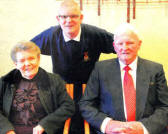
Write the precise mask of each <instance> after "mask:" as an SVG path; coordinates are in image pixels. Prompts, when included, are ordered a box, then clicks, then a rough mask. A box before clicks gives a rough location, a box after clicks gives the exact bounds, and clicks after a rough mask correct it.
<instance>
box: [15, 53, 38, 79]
mask: <svg viewBox="0 0 168 134" xmlns="http://www.w3.org/2000/svg"><path fill="white" fill-rule="evenodd" d="M14 63H15V65H16V68H17V69H18V70H20V72H21V74H22V76H23V77H24V78H26V79H32V78H34V76H35V75H36V74H37V72H38V69H39V64H40V55H38V54H37V52H35V51H20V52H17V53H16V61H15V62H14Z"/></svg>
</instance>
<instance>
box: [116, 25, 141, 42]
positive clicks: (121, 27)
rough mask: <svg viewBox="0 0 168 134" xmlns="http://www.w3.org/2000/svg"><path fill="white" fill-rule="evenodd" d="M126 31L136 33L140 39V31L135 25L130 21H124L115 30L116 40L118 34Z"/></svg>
mask: <svg viewBox="0 0 168 134" xmlns="http://www.w3.org/2000/svg"><path fill="white" fill-rule="evenodd" d="M124 33H128V34H134V35H136V37H137V38H138V39H140V36H139V33H138V31H137V30H136V29H135V28H134V27H133V25H131V24H130V23H122V24H121V25H119V26H118V27H117V28H116V29H115V31H114V40H115V39H116V37H117V36H118V35H122V34H124Z"/></svg>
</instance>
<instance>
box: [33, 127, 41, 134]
mask: <svg viewBox="0 0 168 134" xmlns="http://www.w3.org/2000/svg"><path fill="white" fill-rule="evenodd" d="M43 132H44V128H43V127H42V126H40V125H37V126H36V127H34V128H33V134H42V133H43Z"/></svg>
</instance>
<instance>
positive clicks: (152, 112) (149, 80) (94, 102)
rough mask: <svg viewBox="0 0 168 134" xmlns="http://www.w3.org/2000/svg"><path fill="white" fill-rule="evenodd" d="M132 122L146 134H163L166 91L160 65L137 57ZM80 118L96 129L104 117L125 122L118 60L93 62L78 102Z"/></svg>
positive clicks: (167, 103) (166, 117) (167, 117)
mask: <svg viewBox="0 0 168 134" xmlns="http://www.w3.org/2000/svg"><path fill="white" fill-rule="evenodd" d="M136 77H137V79H136V120H137V121H140V122H142V123H143V125H144V126H145V127H146V128H147V130H148V131H149V133H150V134H165V133H166V131H165V129H166V126H167V125H168V88H167V83H166V79H165V75H164V71H163V67H162V65H160V64H158V63H154V62H151V61H148V60H144V59H141V58H138V65H137V76H136ZM80 110H81V112H82V115H83V117H84V118H85V119H86V120H87V121H88V122H89V123H90V124H91V125H92V126H93V127H95V128H97V130H100V126H101V124H102V121H103V120H104V119H105V118H106V117H111V118H112V119H114V120H119V121H126V119H125V115H124V108H123V95H122V83H121V73H120V65H119V62H118V59H112V60H107V61H102V62H97V63H96V66H95V68H94V70H93V72H92V74H91V76H90V79H89V81H88V83H87V87H86V90H85V93H84V96H83V98H82V99H81V101H80Z"/></svg>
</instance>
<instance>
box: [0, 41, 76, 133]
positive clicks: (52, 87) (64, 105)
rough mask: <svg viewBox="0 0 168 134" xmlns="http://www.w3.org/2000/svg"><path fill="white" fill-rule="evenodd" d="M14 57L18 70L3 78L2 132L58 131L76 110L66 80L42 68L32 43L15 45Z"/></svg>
mask: <svg viewBox="0 0 168 134" xmlns="http://www.w3.org/2000/svg"><path fill="white" fill-rule="evenodd" d="M11 58H12V60H13V62H14V64H15V65H16V69H14V70H12V71H11V72H9V73H8V74H7V75H5V76H3V77H2V78H1V79H0V134H46V133H47V134H55V133H56V132H58V131H59V129H60V128H62V127H63V126H64V122H65V120H66V119H67V118H68V117H71V116H72V115H73V113H74V103H73V100H72V99H71V98H70V97H69V95H68V94H67V92H66V90H65V83H64V81H63V80H62V79H61V78H60V76H59V75H57V74H51V73H47V72H46V71H45V70H43V69H42V68H39V63H40V49H39V47H38V46H36V45H35V44H34V43H33V42H20V43H18V44H17V45H15V46H14V47H13V49H12V51H11Z"/></svg>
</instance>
